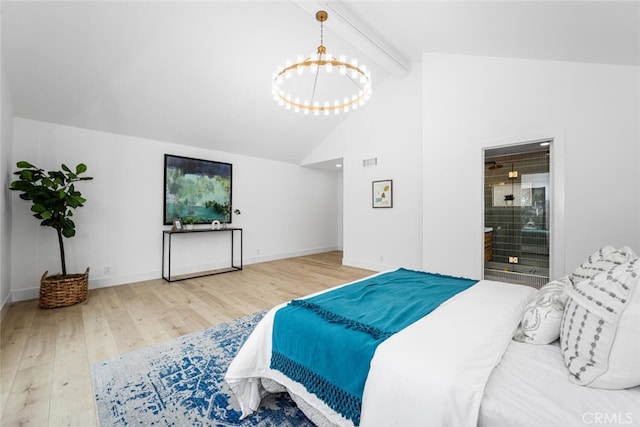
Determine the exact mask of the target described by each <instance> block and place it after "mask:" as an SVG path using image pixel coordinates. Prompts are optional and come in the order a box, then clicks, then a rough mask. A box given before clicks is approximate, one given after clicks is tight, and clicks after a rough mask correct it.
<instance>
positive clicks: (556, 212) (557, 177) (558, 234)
mask: <svg viewBox="0 0 640 427" xmlns="http://www.w3.org/2000/svg"><path fill="white" fill-rule="evenodd" d="M564 139H565V138H564V129H560V130H554V131H547V132H540V133H538V132H535V133H532V134H528V135H522V136H521V137H513V138H509V139H508V140H500V141H491V142H489V143H487V144H484V146H483V147H482V149H481V159H482V163H481V165H482V168H481V174H482V177H481V179H480V180H479V181H480V186H481V194H482V195H483V196H482V197H481V204H482V207H481V212H482V230H479V238H478V247H479V250H478V254H479V255H480V256H481V259H482V262H481V265H482V271H481V275H480V277H482V278H484V272H485V260H484V225H485V197H484V191H485V167H484V162H485V154H486V151H487V150H493V149H496V148H506V147H516V146H520V145H526V144H532V143H536V142H544V141H550V142H551V145H550V147H549V157H550V158H549V179H550V188H551V197H550V207H549V212H548V215H549V216H550V219H549V280H554V279H557V278H559V277H561V276H563V275H565V274H566V272H565V258H564V255H563V254H565V253H566V252H565V202H564V200H565V196H564V182H565V176H564V163H565V161H564V146H565V142H564Z"/></svg>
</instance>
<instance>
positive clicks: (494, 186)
mask: <svg viewBox="0 0 640 427" xmlns="http://www.w3.org/2000/svg"><path fill="white" fill-rule="evenodd" d="M552 143H553V141H552V140H544V141H535V142H530V143H525V144H518V145H513V146H508V147H499V148H491V149H485V151H484V225H485V229H484V231H485V233H484V239H485V240H484V241H485V245H484V278H485V279H489V280H498V281H505V282H510V283H519V284H526V285H530V286H534V287H537V288H539V287H540V286H542V285H544V284H546V283H547V282H548V281H549V247H550V245H549V233H550V231H551V230H550V224H551V191H552V188H551V177H550V162H551V159H550V153H551V144H552Z"/></svg>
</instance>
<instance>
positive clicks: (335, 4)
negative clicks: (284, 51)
mask: <svg viewBox="0 0 640 427" xmlns="http://www.w3.org/2000/svg"><path fill="white" fill-rule="evenodd" d="M291 1H292V2H293V3H295V4H296V5H297V6H298V7H299V8H300V9H302V10H304V11H305V12H307V13H308V14H310V15H311V16H315V15H316V12H317V11H318V10H326V11H327V12H329V18H330V19H328V20H327V22H326V23H325V24H324V25H325V26H326V27H328V28H329V29H331V31H333V32H335V33H336V34H338V35H339V36H340V37H342V38H343V39H345V40H346V41H348V42H349V43H351V44H352V45H353V46H354V47H355V48H357V49H358V50H360V51H361V52H362V53H364V54H365V55H367V57H369V58H370V59H371V60H372V61H374V62H375V63H376V64H378V65H379V66H380V67H382V68H384V69H385V70H386V71H387V72H389V74H391V75H392V76H394V77H396V78H403V77H406V76H407V75H408V74H409V71H411V63H410V62H409V61H407V60H406V59H405V58H404V57H403V56H402V55H401V54H400V53H399V52H398V51H396V50H395V49H394V48H393V47H392V46H391V45H390V44H389V43H388V42H386V41H385V40H383V39H382V38H380V37H379V36H377V35H376V34H375V32H374V31H373V30H372V29H370V28H369V27H368V26H367V25H365V24H364V23H363V22H362V20H360V19H359V18H358V17H357V16H356V15H355V14H354V13H353V12H351V11H350V10H349V9H348V8H347V6H346V5H345V3H343V2H339V1H309V0H291ZM334 17H335V18H337V19H331V18H334Z"/></svg>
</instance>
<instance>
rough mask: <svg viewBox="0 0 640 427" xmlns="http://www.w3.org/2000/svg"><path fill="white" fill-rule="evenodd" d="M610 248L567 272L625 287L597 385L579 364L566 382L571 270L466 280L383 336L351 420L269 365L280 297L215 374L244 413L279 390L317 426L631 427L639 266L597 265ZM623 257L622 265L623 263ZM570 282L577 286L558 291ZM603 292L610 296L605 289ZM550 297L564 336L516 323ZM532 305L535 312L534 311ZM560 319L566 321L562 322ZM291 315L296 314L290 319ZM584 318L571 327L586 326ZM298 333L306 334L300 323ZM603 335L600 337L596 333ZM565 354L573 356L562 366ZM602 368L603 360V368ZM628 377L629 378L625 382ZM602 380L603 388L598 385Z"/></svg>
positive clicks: (575, 297)
mask: <svg viewBox="0 0 640 427" xmlns="http://www.w3.org/2000/svg"><path fill="white" fill-rule="evenodd" d="M616 253H617V252H616V251H615V250H614V249H613V248H610V249H607V250H605V251H604V252H602V249H601V250H600V251H599V252H597V253H596V254H594V255H592V256H591V257H589V259H588V260H587V261H585V263H583V264H582V265H581V267H580V268H579V269H577V270H576V272H574V274H575V275H576V277H575V278H573V276H572V277H571V279H574V280H575V281H576V282H579V283H581V284H585V283H586V282H589V283H591V285H593V284H594V283H595V285H599V283H600V282H599V280H601V279H598V278H599V277H600V276H602V275H605V276H606V277H609V278H610V277H611V275H612V274H613V277H614V278H615V277H617V278H618V279H619V280H618V281H619V282H624V284H625V286H623V288H626V289H627V292H628V294H627V295H625V296H626V298H623V300H624V302H623V303H622V306H620V307H616V306H614V305H613V304H610V305H611V306H613V307H614V309H617V311H618V314H617V315H616V316H617V317H616V318H614V319H613V320H612V321H617V322H618V325H617V328H614V329H615V330H616V331H617V332H618V335H620V334H624V337H623V338H625V340H626V341H629V342H628V343H624V348H622V347H621V346H620V345H618V344H617V343H616V342H614V341H615V340H609V341H612V342H613V351H612V350H611V345H610V346H609V351H608V353H607V357H609V358H608V359H607V360H605V362H607V363H608V364H609V365H612V364H614V363H615V364H616V365H621V366H622V368H621V369H622V371H616V372H613V377H612V378H613V379H612V380H610V381H609V383H607V382H606V381H605V382H604V383H603V378H605V377H607V376H608V375H609V371H607V372H605V374H602V373H601V372H600V373H599V374H598V373H596V374H594V376H595V377H596V379H595V380H594V379H593V378H590V377H589V374H590V370H589V369H587V370H586V371H587V372H586V373H585V372H582V374H583V377H582V378H580V370H579V369H580V368H578V372H579V374H578V378H577V379H576V378H572V372H571V371H570V370H571V367H572V364H575V360H576V359H579V358H576V357H575V356H574V355H572V353H571V352H572V351H573V349H574V347H575V348H576V349H577V348H578V346H579V345H581V344H580V342H581V340H580V338H582V342H586V341H587V340H585V339H584V337H578V339H577V341H576V337H574V336H571V334H570V333H569V329H570V321H571V319H566V318H565V317H567V316H564V315H565V312H566V311H567V307H573V308H572V310H573V311H572V313H573V315H574V317H575V315H576V313H578V315H580V316H583V313H582V312H580V311H579V310H580V309H582V308H584V307H582V306H581V305H579V304H578V305H576V306H575V307H574V306H571V304H572V303H573V302H575V301H578V302H579V300H580V296H581V294H580V292H582V293H584V292H583V289H582V288H581V287H580V286H577V285H572V284H573V281H572V280H570V279H569V278H565V279H564V281H560V283H552V284H550V286H549V287H548V288H547V289H546V290H545V289H544V288H543V289H541V290H536V289H534V288H530V287H526V286H520V285H513V284H508V283H502V282H495V281H490V280H480V281H477V283H476V282H475V281H474V283H473V285H471V286H470V287H468V288H464V289H461V290H460V291H459V292H457V293H455V294H454V295H452V296H450V297H447V298H446V299H445V300H444V301H443V302H441V303H439V304H438V305H437V307H436V308H435V309H433V310H432V311H430V312H429V313H428V314H427V315H425V316H423V317H420V318H419V319H418V320H416V321H412V322H411V323H410V324H409V325H408V326H406V327H403V328H402V329H401V330H399V331H397V332H395V333H393V334H391V335H390V336H388V337H385V339H383V340H382V341H381V342H380V343H379V344H377V346H376V347H375V350H374V352H373V355H372V357H371V359H370V362H369V363H370V365H369V369H368V372H367V373H366V380H365V382H364V386H363V390H362V395H361V406H360V408H359V413H358V414H357V416H356V417H354V416H352V415H351V414H350V413H349V412H348V411H347V412H345V411H344V410H343V408H341V407H339V408H338V409H336V405H335V402H333V401H331V399H327V398H326V397H323V398H322V399H321V398H319V397H318V395H319V394H320V395H321V393H315V392H310V391H309V390H316V391H317V389H314V388H313V387H310V386H309V384H308V382H305V381H304V380H300V381H298V380H294V379H292V378H291V377H294V378H295V375H291V373H288V374H285V373H283V372H282V371H281V370H280V369H279V368H274V365H273V363H274V362H273V360H272V358H273V357H274V354H276V353H278V352H279V351H280V350H279V349H278V351H275V350H276V349H274V346H277V347H279V346H280V345H281V344H279V343H278V341H277V338H276V340H275V341H274V337H277V336H279V335H280V334H281V333H280V332H278V330H279V329H278V328H280V326H277V325H278V324H279V323H281V322H282V321H280V320H277V319H278V318H279V317H278V316H282V315H283V314H282V313H284V310H286V309H287V307H289V306H290V305H291V304H290V303H287V304H282V305H280V306H278V307H275V308H273V309H272V310H270V311H269V312H268V313H267V314H266V315H265V317H264V318H263V319H262V321H261V322H260V323H259V324H258V325H257V327H256V329H255V330H254V331H253V333H252V334H251V335H250V336H249V338H248V339H247V341H246V342H245V344H244V346H243V347H242V348H241V350H240V351H239V353H238V354H237V356H236V357H235V359H234V360H233V362H232V363H231V365H230V366H229V369H228V371H227V373H226V377H225V379H226V381H227V383H228V384H229V385H230V387H231V389H232V390H233V392H234V393H235V395H236V397H237V398H238V401H239V403H240V406H241V408H242V411H243V417H247V416H251V414H252V413H253V412H254V411H256V410H258V407H259V404H260V401H261V399H262V397H264V396H265V395H266V394H267V393H276V392H283V391H285V392H287V393H289V394H290V395H291V397H292V399H293V400H294V401H295V402H296V403H297V405H298V406H299V407H300V409H301V410H302V411H303V412H304V413H305V414H306V415H307V417H308V418H309V419H310V420H311V421H312V422H313V423H315V424H316V425H319V426H325V425H326V426H329V425H340V426H343V425H344V426H351V425H363V426H486V427H501V426H505V427H506V426H539V425H545V426H571V425H589V424H593V425H622V424H628V425H632V424H636V425H638V424H639V423H640V387H638V385H639V384H640V378H638V377H637V376H638V375H640V366H638V365H637V364H636V365H634V363H637V362H635V359H638V354H640V343H638V342H637V341H638V340H639V339H640V338H639V337H640V330H639V328H640V298H638V294H640V291H638V292H635V294H634V292H633V291H634V290H635V288H636V287H635V286H630V285H629V284H631V285H635V282H637V281H638V279H637V276H638V275H637V274H635V273H637V272H639V271H640V262H638V261H637V260H636V259H635V258H637V257H635V254H633V253H632V252H630V253H629V251H627V253H626V254H625V256H626V258H625V262H619V260H618V261H616V262H615V263H613V264H612V265H614V267H612V268H614V269H615V268H617V269H618V270H620V266H623V267H624V268H623V269H622V270H623V272H626V276H624V275H623V274H622V273H620V272H619V271H618V270H616V271H615V272H614V273H612V272H611V271H608V272H605V273H603V272H602V270H603V265H602V263H603V262H604V261H603V260H602V259H600V258H598V257H600V256H601V257H604V258H606V257H609V258H611V257H612V256H614V255H615V254H616ZM612 254H614V255H612ZM618 255H619V254H618ZM634 257H635V258H634ZM630 260H632V261H633V262H630ZM598 262H600V264H598ZM630 263H631V264H632V265H631V266H629V265H628V264H630ZM593 266H595V267H593ZM592 267H593V270H591V268H592ZM394 272H395V270H394V271H390V272H382V273H378V274H376V275H373V276H370V277H368V278H365V279H362V280H361V281H355V282H352V283H349V284H345V285H342V286H340V287H337V288H333V289H331V290H327V291H324V292H320V293H318V294H314V295H310V296H308V297H307V298H305V299H302V300H308V301H315V300H314V298H317V297H319V296H323V297H327V296H328V295H330V294H331V292H335V291H336V290H340V289H343V288H346V289H349V288H350V287H351V286H353V285H358V284H362V283H361V282H363V281H368V280H378V281H379V280H382V278H384V277H386V276H385V275H388V274H390V273H394ZM596 272H597V273H596ZM634 272H635V273H634ZM592 273H593V274H592ZM427 274H429V273H427ZM583 276H584V277H583ZM623 276H624V277H623ZM585 277H588V278H585ZM594 278H595V279H594ZM623 279H624V280H623ZM585 286H586V284H585ZM572 287H573V288H575V289H573V290H572V291H568V288H572ZM592 287H593V286H592ZM596 287H598V286H596ZM600 287H602V286H600ZM556 288H557V289H556ZM637 288H640V286H638V287H637ZM558 289H559V290H560V291H558ZM576 289H577V291H576ZM551 291H553V292H551ZM571 292H574V293H573V294H572V293H571ZM587 293H588V292H587ZM608 293H612V292H611V291H610V290H609V292H608ZM548 294H553V295H554V296H553V298H551V299H552V300H553V301H554V302H558V301H556V300H555V299H554V298H555V297H558V296H560V295H562V296H563V297H562V298H560V299H561V300H562V301H561V302H562V304H561V306H562V307H561V313H559V312H558V306H557V305H558V304H555V306H554V307H552V309H553V310H556V312H555V313H554V312H551V311H549V312H547V313H545V317H549V318H553V319H552V320H553V322H552V323H554V325H557V329H560V328H561V326H564V330H565V332H566V333H565V335H566V336H558V337H554V336H553V334H551V336H549V334H546V335H545V334H543V333H540V329H539V326H540V325H538V324H536V326H535V327H533V328H532V327H531V324H532V322H527V321H526V315H525V317H523V313H527V312H529V314H530V315H532V316H534V317H535V316H537V317H539V315H540V313H541V311H540V310H541V307H542V308H545V307H547V308H548V307H551V306H552V305H553V304H547V303H548V302H549V301H550V299H549V298H548V297H547V296H548ZM567 294H568V295H569V296H567ZM545 295H547V296H545ZM618 296H619V295H618ZM586 299H587V300H589V298H586ZM593 299H594V298H593V296H592V297H591V300H592V301H593ZM541 301H542V303H541ZM403 304H404V303H403ZM532 305H533V307H534V308H535V310H533V312H532V310H531V306H532ZM600 306H602V304H600ZM605 306H606V304H605ZM621 307H622V308H621ZM545 309H546V308H545ZM356 311H357V310H356ZM373 311H377V310H373ZM532 313H533V314H532ZM583 317H584V316H583ZM609 320H611V319H609ZM560 322H566V324H563V325H561V324H560ZM636 322H637V323H636ZM294 323H299V322H298V321H297V320H296V322H294ZM584 323H585V322H583V326H584ZM586 323H587V326H586V327H583V328H581V329H580V333H583V332H584V331H583V329H585V328H586V329H588V327H589V325H588V322H586ZM523 325H524V327H523ZM605 326H606V325H605ZM596 327H597V326H596ZM553 328H556V326H553ZM634 328H635V329H634ZM574 329H576V328H574ZM274 330H275V332H274ZM301 330H305V329H304V327H303V328H302V329H301ZM309 330H312V329H309ZM532 331H533V332H532ZM572 331H573V332H571V333H577V332H576V331H575V330H572ZM310 334H311V335H312V338H311V341H312V342H315V341H318V342H322V340H323V339H322V338H319V337H318V336H316V334H322V332H317V331H315V332H310ZM333 334H334V333H333V332H331V333H330V334H329V335H333ZM634 334H635V335H634ZM514 335H516V336H518V335H519V340H520V342H518V341H515V340H514ZM558 335H560V332H558ZM540 337H542V339H543V340H547V341H549V340H550V339H551V340H552V341H550V342H549V343H546V344H541V343H539V342H535V341H536V340H540V339H541V338H540ZM563 339H564V341H563ZM607 340H608V338H606V337H605V336H604V334H603V339H602V341H607ZM634 340H635V341H634ZM274 342H275V344H274ZM294 342H295V340H294ZM300 342H303V341H300ZM576 343H577V344H576ZM609 344H611V343H609ZM616 345H617V346H618V348H616ZM304 346H306V344H305V345H304ZM304 346H301V347H304ZM294 347H295V346H294ZM348 347H349V346H345V347H344V348H348ZM357 347H360V344H358V346H357ZM344 348H343V347H341V350H340V351H339V353H342V352H344V351H346V350H345V349H344ZM595 350H596V353H597V352H598V351H599V349H598V348H595ZM313 351H314V352H317V353H318V358H321V357H323V356H322V355H320V354H319V353H321V352H322V351H323V350H322V349H320V350H318V349H314V350H313ZM576 351H577V350H576ZM620 352H622V353H627V356H622V358H621V357H620V356H618V355H616V354H617V353H620ZM334 354H335V352H334ZM567 354H569V356H567ZM631 356H632V357H631ZM332 357H334V356H331V355H329V356H328V359H327V360H328V362H327V361H326V360H325V362H321V363H325V364H327V363H329V364H330V363H331V360H332V359H331V358H332ZM349 357H351V356H349ZM566 357H569V358H570V359H571V358H572V357H573V359H571V360H570V361H569V362H566V361H565V358H566ZM596 359H597V357H596ZM337 360H339V359H337ZM359 364H360V363H359ZM329 366H331V365H329ZM568 367H569V371H568ZM581 367H582V366H581ZM609 368H611V366H608V367H606V368H605V370H606V369H609ZM336 369H337V367H336ZM582 370H583V371H584V368H582ZM609 370H611V371H613V370H612V369H609ZM620 372H622V375H620ZM580 381H583V382H584V381H589V382H590V384H588V385H590V386H585V385H584V384H580V383H579V382H580ZM611 381H613V383H611ZM636 382H637V383H636ZM634 383H635V385H634V386H629V384H634ZM594 385H595V387H594ZM603 385H604V386H605V387H604V388H607V389H603V387H602V386H603ZM612 388H614V389H612ZM615 388H617V389H615Z"/></svg>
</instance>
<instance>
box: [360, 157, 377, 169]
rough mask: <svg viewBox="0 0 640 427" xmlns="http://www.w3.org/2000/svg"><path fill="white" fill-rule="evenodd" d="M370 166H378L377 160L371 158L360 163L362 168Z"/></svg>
mask: <svg viewBox="0 0 640 427" xmlns="http://www.w3.org/2000/svg"><path fill="white" fill-rule="evenodd" d="M372 166H378V158H377V157H372V158H370V159H364V160H363V161H362V167H363V168H370V167H372Z"/></svg>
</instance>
